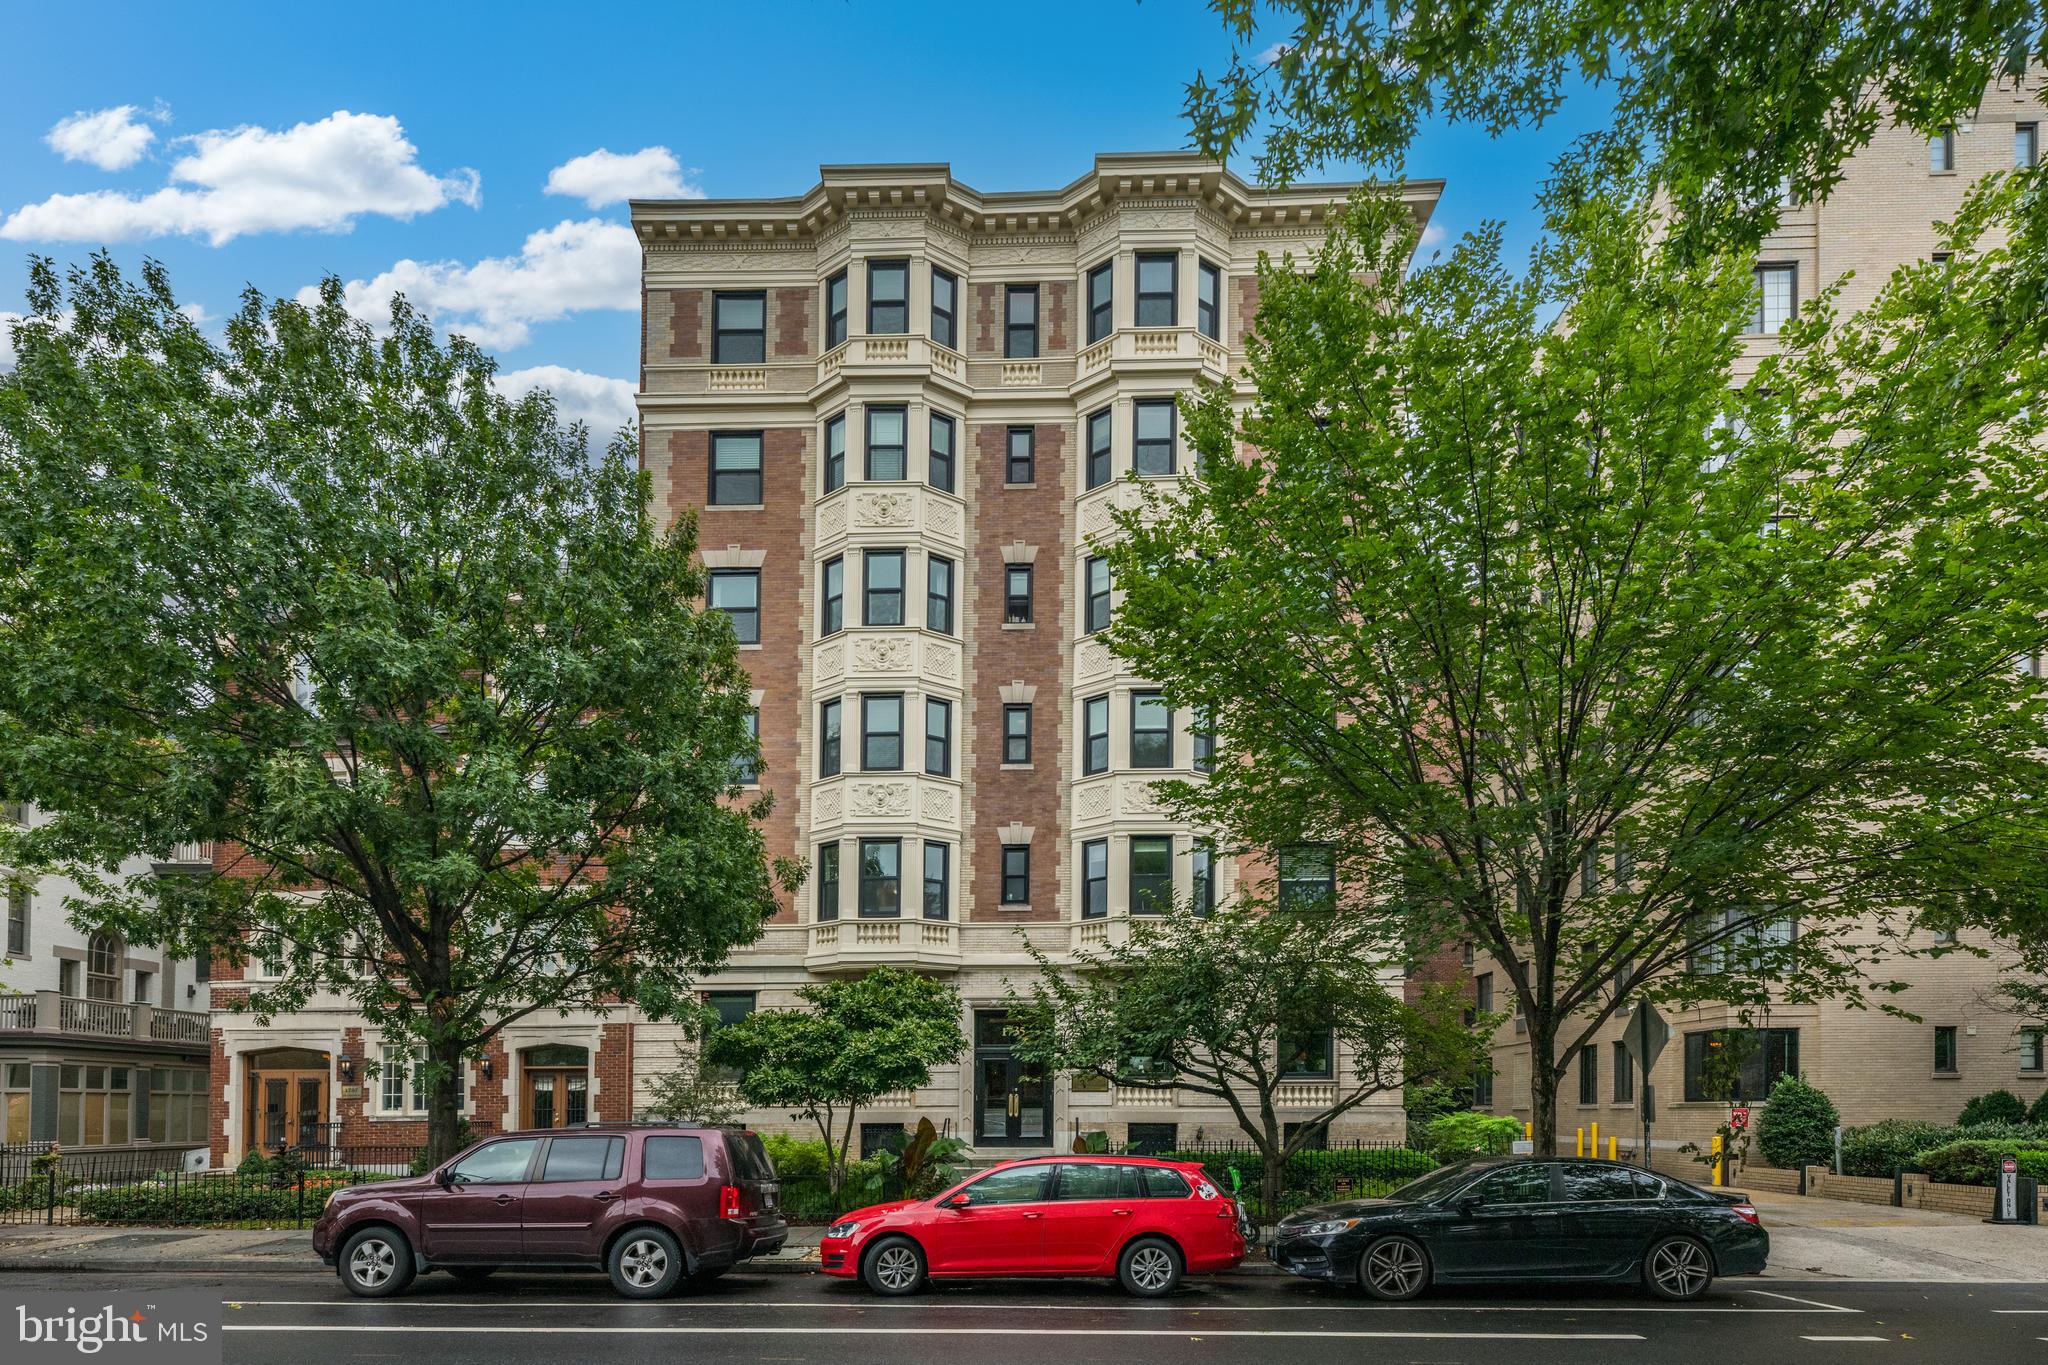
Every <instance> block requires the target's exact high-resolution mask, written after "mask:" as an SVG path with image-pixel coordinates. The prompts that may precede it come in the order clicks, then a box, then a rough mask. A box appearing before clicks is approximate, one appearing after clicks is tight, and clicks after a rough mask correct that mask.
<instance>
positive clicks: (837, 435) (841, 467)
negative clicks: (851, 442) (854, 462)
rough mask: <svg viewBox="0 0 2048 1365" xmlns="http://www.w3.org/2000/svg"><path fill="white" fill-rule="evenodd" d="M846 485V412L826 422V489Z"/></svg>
mask: <svg viewBox="0 0 2048 1365" xmlns="http://www.w3.org/2000/svg"><path fill="white" fill-rule="evenodd" d="M845 485H846V414H845V413H843V412H842V413H840V414H839V415H838V416H836V417H833V418H832V419H830V420H829V421H827V422H826V423H825V491H826V492H827V493H830V492H832V491H833V490H834V489H837V488H843V487H845Z"/></svg>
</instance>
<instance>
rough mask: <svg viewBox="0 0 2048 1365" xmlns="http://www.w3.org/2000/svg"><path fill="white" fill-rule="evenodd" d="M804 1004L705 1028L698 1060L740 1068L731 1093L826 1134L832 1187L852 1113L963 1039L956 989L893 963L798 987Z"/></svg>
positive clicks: (921, 1074) (948, 1054)
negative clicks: (706, 1038) (791, 1113)
mask: <svg viewBox="0 0 2048 1365" xmlns="http://www.w3.org/2000/svg"><path fill="white" fill-rule="evenodd" d="M797 994H798V995H799V996H801V997H802V998H803V1001H804V1003H805V1005H807V1006H808V1007H809V1008H805V1009H765V1010H756V1011H754V1012H753V1013H752V1014H750V1015H748V1016H747V1017H746V1018H744V1019H741V1020H739V1021H737V1022H735V1023H731V1024H726V1025H724V1026H723V1027H721V1028H720V1029H718V1030H717V1031H716V1032H715V1033H713V1034H712V1035H711V1041H710V1042H709V1044H708V1045H707V1046H706V1050H705V1055H706V1058H707V1060H709V1061H710V1062H712V1063H713V1064H714V1065H717V1066H724V1067H732V1068H735V1069H737V1070H738V1071H740V1072H741V1073H742V1074H741V1077H740V1082H739V1087H740V1094H741V1095H743V1096H745V1097H746V1101H747V1103H748V1104H750V1105H753V1106H755V1107H757V1108H762V1109H793V1110H795V1111H796V1114H795V1117H799V1118H807V1119H809V1120H810V1121H811V1122H812V1123H814V1124H816V1125H817V1127H818V1135H819V1136H820V1137H821V1138H823V1139H824V1141H825V1154H826V1163H827V1167H826V1169H827V1173H828V1178H829V1181H830V1184H831V1188H832V1192H833V1193H834V1194H837V1193H838V1192H839V1186H840V1184H841V1182H842V1181H843V1180H844V1179H845V1177H846V1158H847V1152H848V1150H849V1148H851V1146H852V1145H853V1137H854V1131H855V1129H854V1119H855V1116H856V1115H857V1114H858V1113H859V1112H860V1110H861V1108H862V1107H863V1106H865V1105H869V1104H872V1103H873V1102H874V1100H875V1097H876V1096H878V1095H886V1094H888V1093H890V1092H891V1091H895V1090H913V1089H915V1088H917V1087H918V1086H921V1085H925V1084H927V1083H928V1082H930V1080H931V1072H932V1068H933V1067H935V1066H939V1065H943V1064H944V1063H947V1062H951V1061H954V1060H955V1059H957V1058H958V1057H959V1056H960V1054H961V1052H963V1051H964V1050H965V1049H966V1047H967V1039H966V1037H965V1035H963V1034H962V1033H961V1031H960V1009H961V1006H960V993H959V992H958V991H956V990H954V989H953V988H952V987H951V986H949V985H947V984H946V983H945V982H943V981H935V980H933V979H931V978H930V977H925V976H919V975H918V974H917V973H915V972H907V971H903V970H901V969H899V968H896V967H877V968H875V969H874V970H873V971H870V972H868V973H867V974H866V975H865V976H857V977H848V978H844V979H841V980H835V981H823V982H817V983H815V984H812V985H809V986H805V987H803V988H802V989H801V990H799V991H798V992H797Z"/></svg>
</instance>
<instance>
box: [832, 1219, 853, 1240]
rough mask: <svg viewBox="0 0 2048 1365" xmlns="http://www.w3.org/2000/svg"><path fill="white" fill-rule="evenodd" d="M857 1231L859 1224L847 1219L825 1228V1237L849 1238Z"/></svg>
mask: <svg viewBox="0 0 2048 1365" xmlns="http://www.w3.org/2000/svg"><path fill="white" fill-rule="evenodd" d="M859 1230H860V1224H859V1223H858V1222H856V1221H855V1220H854V1219H851V1218H848V1219H845V1220H843V1221H841V1222H837V1223H834V1224H833V1225H832V1226H831V1227H829V1228H826V1229H825V1235H826V1236H827V1237H851V1236H853V1234H854V1233H855V1232H857V1231H859Z"/></svg>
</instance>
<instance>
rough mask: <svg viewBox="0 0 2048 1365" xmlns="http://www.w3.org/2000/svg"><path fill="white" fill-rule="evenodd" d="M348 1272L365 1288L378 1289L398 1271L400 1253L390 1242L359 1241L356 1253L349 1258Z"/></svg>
mask: <svg viewBox="0 0 2048 1365" xmlns="http://www.w3.org/2000/svg"><path fill="white" fill-rule="evenodd" d="M348 1273H349V1274H350V1275H352V1276H354V1277H355V1282H356V1283H357V1284H359V1285H361V1286H363V1288H365V1289H376V1288H378V1287H379V1286H380V1285H382V1284H383V1283H384V1282H385V1281H386V1280H389V1279H390V1278H391V1277H392V1276H393V1275H395V1274H397V1273H398V1253H397V1251H396V1250H394V1249H393V1248H392V1245H391V1243H389V1242H383V1241H375V1240H372V1241H368V1242H361V1243H358V1244H357V1246H356V1249H355V1254H354V1255H352V1256H350V1257H349V1258H348Z"/></svg>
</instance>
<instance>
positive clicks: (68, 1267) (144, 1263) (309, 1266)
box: [0, 1255, 2031, 1283]
mask: <svg viewBox="0 0 2048 1365" xmlns="http://www.w3.org/2000/svg"><path fill="white" fill-rule="evenodd" d="M166 1272H168V1273H172V1274H178V1275H219V1276H222V1277H228V1276H232V1275H234V1274H236V1273H238V1272H255V1273H258V1274H263V1275H321V1276H327V1275H332V1274H333V1273H334V1272H333V1270H331V1269H330V1268H329V1267H327V1266H325V1265H322V1264H321V1263H320V1261H319V1259H318V1258H317V1257H314V1256H311V1255H308V1256H306V1257H305V1258H304V1259H300V1258H297V1257H293V1258H290V1259H288V1260H287V1259H283V1258H280V1259H279V1260H278V1262H277V1263H275V1264H272V1263H271V1262H268V1261H258V1260H253V1259H251V1260H221V1259H215V1260H213V1261H210V1262H207V1263H205V1264H204V1265H196V1266H181V1265H179V1264H177V1263H176V1262H169V1261H164V1260H161V1259H148V1260H145V1259H138V1258H128V1259H120V1258H115V1257H106V1258H103V1259H94V1260H77V1259H59V1258H56V1257H52V1258H50V1259H49V1260H33V1261H31V1260H11V1261H0V1276H5V1275H37V1274H41V1275H93V1274H105V1275H155V1274H163V1273H166ZM736 1273H738V1274H742V1275H746V1274H753V1273H762V1274H768V1275H812V1274H818V1273H820V1272H819V1270H818V1263H817V1262H816V1261H813V1260H773V1261H749V1262H746V1263H745V1264H743V1265H740V1266H738V1267H737V1268H736ZM1286 1275H1287V1272H1286V1271H1284V1270H1282V1269H1280V1268H1279V1267H1278V1266H1274V1265H1269V1264H1267V1263H1265V1262H1264V1261H1257V1262H1254V1261H1250V1260H1247V1261H1246V1262H1245V1264H1243V1265H1240V1266H1239V1267H1237V1269H1235V1270H1225V1271H1218V1272H1217V1273H1215V1274H1213V1275H1204V1276H1202V1278H1203V1279H1205V1280H1207V1279H1218V1280H1244V1279H1258V1280H1263V1279H1274V1278H1281V1277H1285V1276H1286ZM2027 1283H2031V1281H2028V1282H2027Z"/></svg>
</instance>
